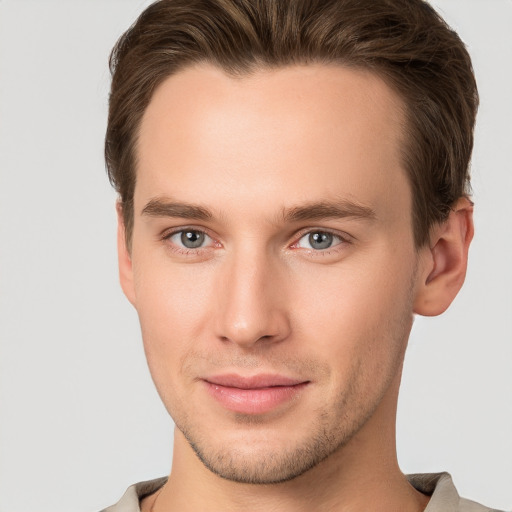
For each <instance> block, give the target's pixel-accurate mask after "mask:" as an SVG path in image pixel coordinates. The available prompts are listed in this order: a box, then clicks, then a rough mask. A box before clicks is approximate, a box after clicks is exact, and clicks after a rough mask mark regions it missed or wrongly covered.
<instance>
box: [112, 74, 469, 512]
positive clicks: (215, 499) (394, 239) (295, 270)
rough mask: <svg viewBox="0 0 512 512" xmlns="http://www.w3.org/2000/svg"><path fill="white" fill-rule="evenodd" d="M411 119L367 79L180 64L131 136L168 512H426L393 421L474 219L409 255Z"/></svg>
mask: <svg viewBox="0 0 512 512" xmlns="http://www.w3.org/2000/svg"><path fill="white" fill-rule="evenodd" d="M402 126H403V105H402V103H401V101H400V99H399V98H398V97H397V96H396V95H395V94H394V92H393V91H392V90H391V89H390V88H389V87H388V86H387V85H386V84H385V83H384V82H383V81H382V80H380V79H379V78H378V77H376V76H375V75H372V74H371V73H368V72H364V71H360V70H359V71H358V70H354V69H347V68H343V67H341V66H326V65H310V66H295V67H287V68H283V69H279V70H260V71H257V72H256V73H254V74H252V75H249V76H245V77H242V78H240V77H238V78H233V77H229V76H228V75H226V74H225V73H224V72H223V71H221V70H219V69H217V68H215V67H213V66H208V65H198V66H194V67H190V68H187V69H185V70H183V71H181V72H179V73H178V74H176V75H174V76H172V77H170V78H168V79H167V80H166V81H165V82H164V83H163V84H162V85H161V86H160V87H159V88H158V89H157V91H156V92H155V94H154V96H153V98H152V100H151V102H150V105H149V106H148V108H147V110H146V112H145V114H144V117H143V120H142V123H141V127H140V134H139V145H138V167H137V185H136V188H135V195H134V212H135V213H134V229H133V238H132V241H131V242H132V244H131V250H130V251H128V250H127V248H126V240H125V239H124V226H123V225H122V220H121V219H122V216H121V215H120V225H119V264H120V276H121V284H122V287H123V290H124V292H125V294H126V296H127V297H128V299H129V300H130V301H131V302H132V304H133V305H134V306H135V308H136V309H137V312H138V315H139V318H140V323H141V328H142V335H143V340H144V347H145V351H146V355H147V359H148V364H149V368H150V370H151V374H152V377H153V380H154V382H155V384H156V387H157V389H158V392H159V394H160V396H161V398H162V401H163V403H164V404H165V406H166V408H167V410H168V411H169V413H170V414H171V416H172V417H173V419H174V421H175V423H176V426H177V428H176V431H175V444H174V451H173V465H172V472H171V475H170V477H169V481H168V483H167V484H166V485H165V486H164V487H163V489H162V491H161V492H160V493H159V494H158V496H157V497H156V498H157V499H156V501H155V496H151V497H149V498H147V499H146V500H144V501H143V503H142V510H143V511H146V510H151V509H153V510H154V511H156V512H161V511H175V510H176V511H178V510H179V511H200V510H210V511H226V510H251V511H259V510H262V511H263V510H264V511H269V510H276V511H282V512H286V511H294V512H297V511H312V510H322V511H349V510H350V511H356V510H374V511H391V510H407V511H420V510H423V509H424V508H425V506H426V504H427V503H428V498H427V497H426V496H424V495H422V494H420V493H419V492H417V491H416V490H414V489H413V488H412V487H411V486H410V485H409V484H408V482H407V480H406V479H405V477H404V476H403V475H402V473H401V472H400V469H399V467H398V463H397V460H396V449H395V415H396V403H397V397H398V389H399V383H400V376H401V369H402V362H403V357H404V352H405V349H406V345H407V340H408V336H409V332H410V329H411V326H412V322H413V314H414V313H418V314H425V315H436V314H439V313H441V312H442V311H444V310H445V309H446V308H447V307H448V305H449V304H450V302H451V301H452V300H453V298H454V297H455V295H456V293H457V291H458V290H459V288H460V286H461V285H462V282H463V280H464V275H465V269H466V260H467V250H468V246H469V242H470V240H471V236H472V220H471V212H472V209H471V204H470V203H469V201H467V200H466V199H461V200H460V201H459V202H458V203H457V204H456V205H455V206H454V210H453V212H452V214H451V215H450V217H449V219H448V220H447V222H446V223H443V224H442V225H440V226H435V227H434V228H433V229H432V234H431V240H430V243H429V244H427V245H426V246H425V247H422V248H419V249H418V248H417V247H415V245H414V240H413V232H412V224H411V218H412V216H411V192H410V187H409V183H408V181H407V177H406V173H405V171H404V169H403V167H402V164H401V161H400V147H401V144H403V141H402V131H401V130H402Z"/></svg>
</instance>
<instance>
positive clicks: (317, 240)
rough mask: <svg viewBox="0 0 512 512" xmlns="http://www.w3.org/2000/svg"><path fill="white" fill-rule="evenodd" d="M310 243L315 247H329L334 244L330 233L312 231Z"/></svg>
mask: <svg viewBox="0 0 512 512" xmlns="http://www.w3.org/2000/svg"><path fill="white" fill-rule="evenodd" d="M309 243H310V245H311V247H313V249H328V248H329V247H330V246H331V245H332V235H331V234H330V233H311V234H310V235H309Z"/></svg>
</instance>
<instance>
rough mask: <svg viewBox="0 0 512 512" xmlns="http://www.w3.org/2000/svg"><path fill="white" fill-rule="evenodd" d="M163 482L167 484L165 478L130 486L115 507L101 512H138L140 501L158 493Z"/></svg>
mask: <svg viewBox="0 0 512 512" xmlns="http://www.w3.org/2000/svg"><path fill="white" fill-rule="evenodd" d="M165 482H167V477H163V478H157V479H155V480H147V481H145V482H139V483H138V484H135V485H132V486H130V487H128V489H126V492H125V493H124V494H123V497H122V498H121V499H120V500H119V501H118V502H117V503H116V504H115V505H112V506H110V507H108V508H105V509H103V510H102V511H101V512H140V506H139V504H140V501H141V500H142V499H143V498H145V497H146V496H149V495H150V494H153V493H154V492H156V491H158V489H160V487H162V486H163V485H164V484H165Z"/></svg>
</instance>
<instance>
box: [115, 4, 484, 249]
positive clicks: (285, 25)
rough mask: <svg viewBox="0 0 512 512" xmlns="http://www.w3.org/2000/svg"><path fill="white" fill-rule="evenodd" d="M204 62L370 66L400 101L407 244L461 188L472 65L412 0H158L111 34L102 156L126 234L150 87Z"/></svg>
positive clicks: (242, 69) (472, 109) (465, 184)
mask: <svg viewBox="0 0 512 512" xmlns="http://www.w3.org/2000/svg"><path fill="white" fill-rule="evenodd" d="M198 62H208V63H211V64H214V65H217V66H219V67H221V68H222V69H224V70H225V71H226V72H227V73H229V74H233V75H243V74H247V73H250V72H252V71H254V70H257V69H261V68H272V67H279V66H286V65H292V64H308V63H312V62H320V63H329V64H331V63H339V64H341V65H348V66H355V67H359V68H365V69H369V70H372V71H374V72H375V73H377V74H378V75H379V76H381V77H382V78H383V79H384V80H385V81H386V82H387V83H388V84H389V85H390V86H391V87H393V88H394V90H395V91H396V92H397V93H398V94H399V95H400V97H401V98H402V100H403V101H404V103H405V105H406V126H405V133H406V143H405V144H404V147H403V148H402V155H403V165H404V167H405V169H406V171H407V173H408V177H409V181H410V185H411V188H412V195H413V219H412V222H413V229H414V238H415V243H416V245H417V246H418V247H419V246H422V245H423V244H425V243H426V242H427V240H428V235H429V230H430V228H431V227H432V225H433V224H435V223H439V222H442V221H443V220H445V219H446V217H447V215H448V213H449V211H450V209H451V207H452V206H453V204H454V202H455V201H456V200H457V199H459V198H460V197H462V196H464V195H467V194H468V193H469V170H468V168H469V161H470V158H471V152H472V149H473V127H474V123H475V116H476V111H477V107H478V92H477V88H476V83H475V78H474V74H473V69H472V66H471V60H470V57H469V55H468V52H467V51H466V48H465V46H464V44H463V43H462V41H461V40H460V38H459V37H458V35H457V34H456V33H455V32H454V31H453V30H451V29H450V28H449V27H448V26H447V25H446V23H445V22H444V21H443V19H442V18H441V17H440V16H439V15H438V14H437V13H436V12H435V11H434V9H433V8H432V7H431V6H430V5H429V4H428V3H427V2H425V1H423V0H160V1H157V2H155V3H154V4H152V5H150V6H149V7H148V8H147V9H146V10H145V11H144V12H143V13H142V14H141V15H140V17H139V18H138V19H137V21H136V22H135V23H134V25H133V26H132V27H131V28H130V29H129V30H128V31H127V32H126V33H125V34H124V35H123V36H122V37H121V38H120V39H119V41H118V42H117V44H116V45H115V47H114V49H113V51H112V54H111V57H110V70H111V73H112V87H111V94H110V108H109V117H108V127H107V133H106V140H105V158H106V165H107V170H108V174H109V178H110V181H111V183H112V184H113V185H114V187H115V188H116V190H117V192H118V193H119V196H120V203H121V206H122V210H123V218H124V223H125V228H126V235H127V236H126V239H127V243H128V245H130V241H131V234H132V229H133V215H134V212H133V194H134V190H135V183H136V163H137V154H136V148H137V136H138V130H139V127H140V123H141V118H142V115H143V113H144V111H145V109H146V107H147V106H148V104H149V102H150V100H151V97H152V94H153V92H154V91H155V89H156V88H157V86H158V85H159V84H160V83H161V82H162V81H163V80H164V79H165V78H167V77H168V76H170V75H172V74H173V73H176V72H177V71H179V70H180V69H183V68H184V67H186V66H188V65H191V64H194V63H198Z"/></svg>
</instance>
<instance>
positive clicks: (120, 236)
mask: <svg viewBox="0 0 512 512" xmlns="http://www.w3.org/2000/svg"><path fill="white" fill-rule="evenodd" d="M116 210H117V260H118V265H119V282H120V283H121V288H122V290H123V292H124V294H125V295H126V298H127V299H128V300H129V301H130V302H131V303H132V304H133V305H134V306H135V288H134V283H133V268H132V257H131V254H130V251H129V250H128V246H127V244H126V229H125V225H124V220H123V207H122V205H121V203H120V202H117V204H116Z"/></svg>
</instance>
